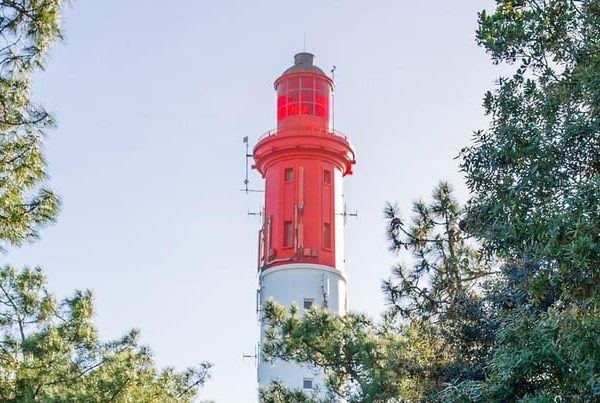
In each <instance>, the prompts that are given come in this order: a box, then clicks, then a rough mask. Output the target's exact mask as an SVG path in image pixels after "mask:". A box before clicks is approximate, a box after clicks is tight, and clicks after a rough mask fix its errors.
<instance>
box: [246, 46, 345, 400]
mask: <svg viewBox="0 0 600 403" xmlns="http://www.w3.org/2000/svg"><path fill="white" fill-rule="evenodd" d="M333 86H334V83H333V80H332V79H331V78H330V77H328V76H327V75H326V74H325V73H324V72H323V71H322V70H321V69H320V68H319V67H317V66H316V65H315V63H314V55H312V54H310V53H306V52H303V53H298V54H296V55H295V56H294V64H293V65H292V66H291V67H290V68H288V69H287V70H285V71H284V72H283V74H281V76H279V78H277V79H276V80H275V91H276V93H277V127H276V129H274V130H271V131H269V132H267V133H266V134H265V135H263V136H262V137H261V138H260V139H259V141H258V142H257V144H256V145H255V147H254V151H253V157H254V166H253V167H254V168H255V169H256V170H257V171H258V172H259V173H260V174H261V175H262V177H263V178H264V180H265V200H264V214H263V225H262V228H261V229H260V231H259V247H258V249H259V252H258V271H259V273H258V277H259V284H258V303H259V304H260V306H262V304H263V303H265V302H266V301H268V300H274V301H276V302H278V303H279V304H281V305H284V306H286V307H288V308H289V307H290V306H291V305H292V304H295V305H296V306H298V308H299V311H300V312H304V311H306V310H308V309H310V308H311V307H312V306H313V305H318V306H320V307H324V308H326V309H328V310H330V311H331V312H333V313H335V314H338V315H343V314H344V313H345V312H346V308H347V307H346V305H347V297H346V282H347V277H346V273H345V270H344V233H343V230H344V229H343V226H344V214H345V212H344V203H343V193H342V178H343V177H344V176H346V175H350V174H352V167H353V165H354V164H355V162H356V161H355V153H354V149H353V148H352V146H351V144H350V142H349V140H348V138H347V137H346V136H344V135H343V134H341V133H339V132H337V131H335V130H334V129H333V127H332V116H333V109H332V107H333V105H332V95H333ZM259 321H260V328H261V343H262V338H263V337H264V330H265V326H266V323H264V321H262V320H261V318H260V317H259ZM259 351H260V349H259ZM273 380H279V381H281V382H283V384H284V385H286V386H287V387H289V388H293V389H303V390H305V391H309V392H310V390H312V389H315V388H316V387H317V386H318V387H320V388H321V389H324V386H323V384H324V374H323V373H322V372H320V371H319V370H318V369H317V368H311V367H309V366H307V365H303V364H298V363H294V362H283V361H281V360H276V361H275V362H268V361H265V360H263V359H262V358H261V357H259V359H258V383H259V385H260V386H261V387H265V386H268V385H269V384H270V383H271V381H273Z"/></svg>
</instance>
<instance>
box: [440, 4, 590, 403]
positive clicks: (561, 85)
mask: <svg viewBox="0 0 600 403" xmlns="http://www.w3.org/2000/svg"><path fill="white" fill-rule="evenodd" d="M479 24H480V25H479V30H478V32H477V35H478V40H479V42H480V44H482V45H483V46H484V47H485V48H486V50H487V51H488V52H489V53H490V54H491V56H492V59H493V60H494V61H495V62H496V63H500V62H507V63H512V64H516V67H517V69H516V71H515V74H514V75H513V76H512V77H509V78H502V79H500V80H499V82H498V86H497V88H496V89H495V90H494V91H493V92H489V93H487V94H486V96H485V99H484V107H485V108H486V113H487V114H488V115H489V116H490V117H491V124H490V127H489V129H488V130H485V131H479V132H477V133H475V139H474V140H475V144H474V145H473V146H471V147H468V148H465V149H464V150H463V152H462V154H463V164H462V168H463V170H464V171H465V173H466V175H467V180H468V184H469V187H470V188H471V190H472V192H473V198H472V200H471V201H470V203H469V208H468V211H469V214H468V216H467V228H468V229H469V231H470V232H472V233H474V234H476V235H477V236H479V237H480V238H482V241H483V245H484V246H485V248H486V249H487V250H488V251H490V252H492V253H495V254H497V255H498V256H501V257H502V258H503V259H504V261H505V262H506V266H505V267H504V269H503V270H502V272H503V273H502V279H501V280H500V281H499V282H498V283H497V284H495V285H493V286H492V287H491V288H490V289H489V290H488V292H487V298H488V299H489V300H490V301H492V302H493V303H494V305H493V307H494V309H495V312H497V313H499V317H501V320H500V321H499V328H498V331H497V333H496V336H495V348H494V349H493V351H492V354H491V356H490V359H489V361H488V363H487V366H486V377H485V379H484V380H481V381H474V380H466V381H464V382H462V383H457V384H455V385H453V386H450V387H448V388H447V389H446V390H445V391H444V394H443V395H442V396H443V397H444V399H445V400H460V401H465V400H467V401H516V400H519V401H520V400H522V401H536V402H537V401H557V400H560V401H586V402H587V401H597V400H599V399H600V387H599V386H598V385H599V383H598V380H599V378H600V367H599V366H598V363H599V362H600V349H599V348H598V335H599V331H600V327H599V324H600V315H599V312H598V303H599V300H598V295H599V291H600V271H599V270H598V262H600V209H599V207H598V206H600V121H599V118H600V116H599V111H600V109H599V106H600V29H599V27H600V1H598V0H583V1H566V0H562V1H550V2H546V1H544V2H536V1H502V2H498V6H497V8H496V11H495V12H494V13H493V14H491V15H487V14H485V13H481V14H480V20H479Z"/></svg>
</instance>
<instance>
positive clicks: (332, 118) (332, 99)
mask: <svg viewBox="0 0 600 403" xmlns="http://www.w3.org/2000/svg"><path fill="white" fill-rule="evenodd" d="M335 69H336V67H335V64H334V65H333V67H332V68H331V81H333V86H332V87H331V128H332V129H333V130H334V131H335Z"/></svg>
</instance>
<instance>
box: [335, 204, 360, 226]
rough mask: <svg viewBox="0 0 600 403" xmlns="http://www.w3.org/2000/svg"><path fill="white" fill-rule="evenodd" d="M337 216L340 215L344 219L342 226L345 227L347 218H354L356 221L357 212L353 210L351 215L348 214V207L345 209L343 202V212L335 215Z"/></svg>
mask: <svg viewBox="0 0 600 403" xmlns="http://www.w3.org/2000/svg"><path fill="white" fill-rule="evenodd" d="M337 215H341V216H342V217H344V225H346V221H347V220H348V217H354V218H356V219H358V210H354V212H353V213H349V212H348V207H346V202H344V211H343V212H341V213H337Z"/></svg>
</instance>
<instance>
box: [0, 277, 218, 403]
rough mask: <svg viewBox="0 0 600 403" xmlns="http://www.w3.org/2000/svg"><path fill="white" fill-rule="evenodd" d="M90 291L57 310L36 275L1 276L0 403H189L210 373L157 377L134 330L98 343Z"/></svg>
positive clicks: (169, 373) (162, 373) (167, 371)
mask: <svg viewBox="0 0 600 403" xmlns="http://www.w3.org/2000/svg"><path fill="white" fill-rule="evenodd" d="M92 316H93V307H92V296H91V294H90V292H89V291H85V292H79V291H78V292H76V293H75V294H74V295H73V297H71V298H67V299H65V300H64V301H61V302H57V301H56V300H55V298H54V297H53V296H52V295H51V294H50V292H49V291H48V289H47V288H46V280H45V278H44V275H43V274H42V272H41V271H40V270H39V269H33V270H32V269H24V270H22V271H16V270H15V269H14V268H13V267H10V266H5V267H3V268H0V400H2V401H3V402H23V401H45V402H106V401H117V402H156V401H164V402H166V401H168V402H178V401H181V402H187V401H190V400H192V399H193V398H194V397H195V396H196V394H197V392H198V389H199V388H200V386H202V385H203V384H204V382H205V380H206V379H207V378H208V369H209V368H210V365H209V364H207V363H202V364H201V365H199V366H198V367H197V368H189V369H187V370H185V371H183V372H176V371H174V370H173V369H172V368H167V369H164V370H162V371H158V370H157V369H156V368H155V367H154V362H153V360H152V354H151V352H150V350H149V349H148V348H147V347H144V346H140V345H139V342H138V332H137V331H136V330H133V331H131V332H129V333H128V334H126V335H125V336H124V337H122V338H121V339H119V340H115V341H111V342H107V343H104V342H100V341H99V340H98V335H97V332H96V329H95V328H94V326H93V324H92V322H91V321H92Z"/></svg>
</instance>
